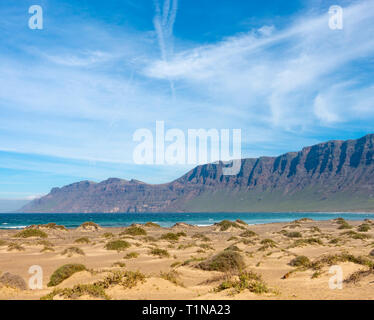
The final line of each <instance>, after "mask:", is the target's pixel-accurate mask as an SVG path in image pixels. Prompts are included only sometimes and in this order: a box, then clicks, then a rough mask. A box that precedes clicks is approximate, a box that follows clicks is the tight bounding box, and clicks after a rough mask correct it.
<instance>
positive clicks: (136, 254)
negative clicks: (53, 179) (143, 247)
mask: <svg viewBox="0 0 374 320" xmlns="http://www.w3.org/2000/svg"><path fill="white" fill-rule="evenodd" d="M137 257H139V253H137V252H129V253H128V254H126V255H125V256H124V257H123V259H136V258H137Z"/></svg>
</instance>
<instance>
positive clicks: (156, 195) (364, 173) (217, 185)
mask: <svg viewBox="0 0 374 320" xmlns="http://www.w3.org/2000/svg"><path fill="white" fill-rule="evenodd" d="M373 143H374V135H373V134H371V135H367V136H365V137H362V138H361V139H358V140H348V141H329V142H326V143H320V144H317V145H314V146H311V147H305V148H303V149H302V150H301V151H299V152H290V153H286V154H284V155H281V156H279V157H260V158H257V159H243V160H242V163H241V169H240V172H239V173H238V174H237V175H235V176H224V175H223V174H222V166H223V164H222V163H215V164H206V165H202V166H198V167H196V168H194V169H193V170H191V171H189V172H188V173H187V174H185V175H184V176H182V177H180V178H179V179H177V180H175V181H172V182H170V183H166V184H161V185H150V184H146V183H143V182H140V181H137V180H131V181H127V180H121V179H116V178H112V179H108V180H106V181H103V182H100V183H95V182H90V181H82V182H78V183H74V184H71V185H68V186H65V187H62V188H54V189H52V190H51V192H50V193H49V194H48V195H47V196H45V197H43V198H40V199H37V200H34V201H33V202H31V203H29V204H28V205H26V206H25V207H24V208H23V209H22V210H21V211H22V212H181V211H201V212H204V211H374V147H373Z"/></svg>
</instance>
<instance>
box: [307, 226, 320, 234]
mask: <svg viewBox="0 0 374 320" xmlns="http://www.w3.org/2000/svg"><path fill="white" fill-rule="evenodd" d="M310 231H312V232H319V233H321V229H320V228H318V227H316V226H313V227H310Z"/></svg>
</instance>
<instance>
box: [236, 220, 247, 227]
mask: <svg viewBox="0 0 374 320" xmlns="http://www.w3.org/2000/svg"><path fill="white" fill-rule="evenodd" d="M235 222H236V223H239V224H242V225H245V226H247V223H246V222H244V221H243V220H240V219H236V220H235Z"/></svg>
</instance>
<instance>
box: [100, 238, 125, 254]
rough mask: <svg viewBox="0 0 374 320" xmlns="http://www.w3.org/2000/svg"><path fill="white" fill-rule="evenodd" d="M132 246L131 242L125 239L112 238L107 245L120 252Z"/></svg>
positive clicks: (109, 248)
mask: <svg viewBox="0 0 374 320" xmlns="http://www.w3.org/2000/svg"><path fill="white" fill-rule="evenodd" d="M130 246H131V245H130V243H128V242H127V241H125V240H112V241H109V242H108V243H107V244H106V245H105V249H107V250H116V251H118V252H120V251H124V250H126V249H127V248H130Z"/></svg>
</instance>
